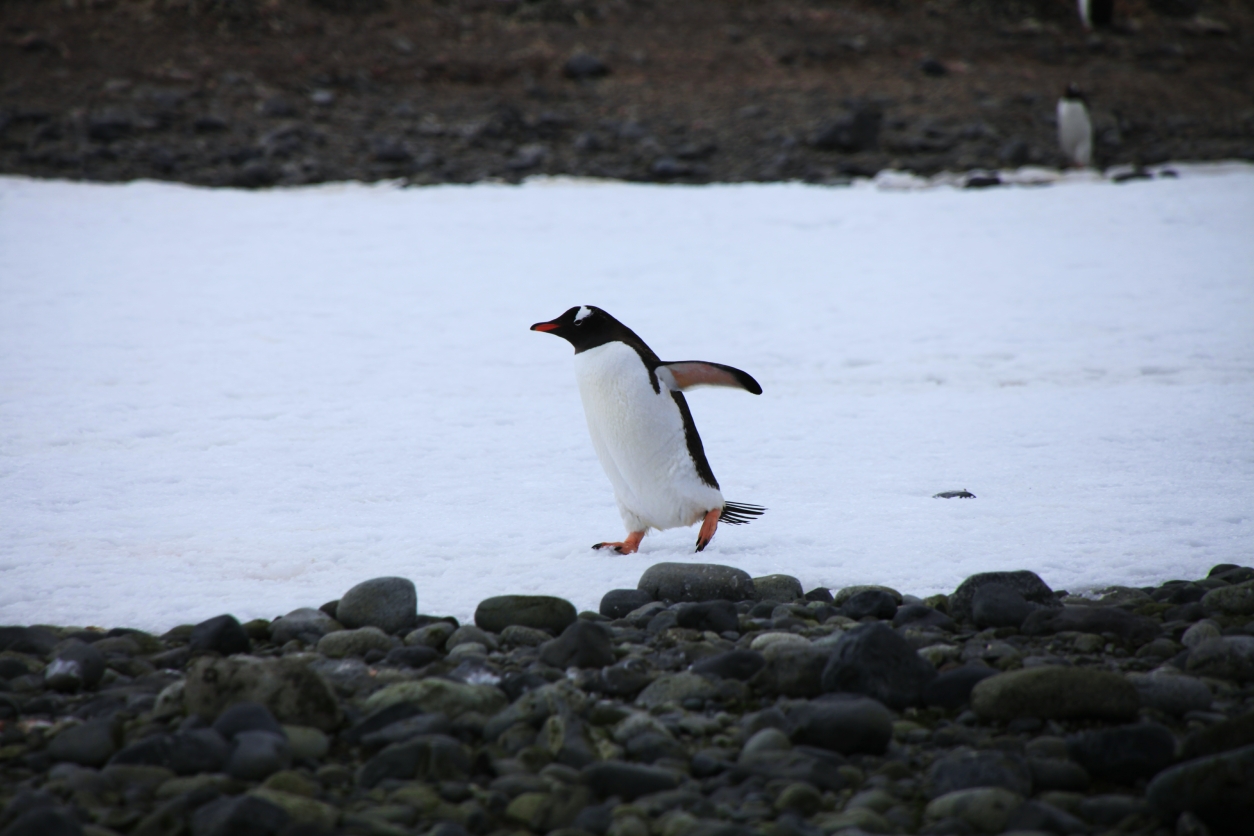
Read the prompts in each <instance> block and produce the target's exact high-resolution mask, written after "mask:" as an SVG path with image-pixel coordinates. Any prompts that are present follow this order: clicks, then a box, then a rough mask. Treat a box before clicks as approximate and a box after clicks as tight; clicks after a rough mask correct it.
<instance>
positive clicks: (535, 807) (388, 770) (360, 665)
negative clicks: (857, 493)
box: [0, 563, 1254, 836]
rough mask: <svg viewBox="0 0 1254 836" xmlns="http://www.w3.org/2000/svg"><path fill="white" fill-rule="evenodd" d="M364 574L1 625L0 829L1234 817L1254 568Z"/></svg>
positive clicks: (842, 824) (354, 830)
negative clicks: (613, 586)
mask: <svg viewBox="0 0 1254 836" xmlns="http://www.w3.org/2000/svg"><path fill="white" fill-rule="evenodd" d="M474 622H475V623H474V624H459V623H458V621H457V619H454V618H451V617H440V616H432V615H419V614H417V594H416V590H415V588H414V585H413V584H412V583H411V582H410V581H408V580H406V579H403V578H376V579H374V580H370V581H366V582H364V583H362V584H359V585H357V586H356V587H354V588H353V589H351V590H349V591H348V592H347V593H345V595H344V596H343V597H342V598H341V599H340V600H338V601H333V602H330V603H327V604H325V605H323V606H322V607H320V608H317V609H315V608H312V607H311V608H306V609H298V610H296V611H294V612H292V613H289V614H287V615H285V616H283V617H281V618H276V619H275V620H273V621H265V620H255V621H250V622H247V623H245V624H240V623H239V622H238V621H237V620H236V619H235V618H234V617H232V616H230V615H222V616H219V617H217V618H213V619H210V620H208V621H205V622H203V623H200V624H195V625H191V624H188V625H182V626H179V627H176V628H174V629H173V630H170V631H169V632H168V633H166V634H164V635H162V636H155V635H151V634H149V633H145V632H141V631H137V630H130V629H126V628H116V629H112V630H103V629H99V628H78V627H52V626H30V627H0V808H2V809H3V813H0V834H2V836H59V834H87V835H88V836H108V835H109V834H123V833H125V834H137V836H158V834H164V835H167V836H178V835H179V834H192V836H235V834H245V835H247V834H257V836H274V835H277V834H284V835H285V836H296V834H322V833H344V834H363V835H365V836H393V834H397V835H398V836H399V834H429V835H430V836H466V834H475V836H481V835H482V834H499V836H505V834H520V836H521V834H526V833H537V834H538V833H558V834H560V836H741V834H743V835H744V836H748V835H749V834H755V833H760V834H765V836H826V834H833V833H840V834H846V836H856V834H861V833H926V834H973V833H1011V832H1013V833H1055V834H1074V833H1085V834H1098V833H1144V834H1162V835H1163V836H1168V835H1169V834H1176V836H1202V834H1207V833H1212V834H1237V833H1244V832H1248V830H1247V829H1246V827H1247V825H1248V821H1247V819H1248V816H1249V815H1250V813H1251V812H1254V568H1250V567H1241V566H1236V565H1221V566H1216V567H1215V568H1214V569H1212V570H1211V572H1210V573H1209V575H1208V576H1207V577H1206V578H1203V579H1200V580H1196V581H1170V582H1168V583H1165V584H1163V585H1162V586H1159V587H1155V588H1144V589H1138V588H1128V587H1114V588H1111V589H1109V590H1106V591H1104V593H1103V594H1102V595H1101V597H1099V598H1088V597H1077V596H1072V595H1068V594H1067V593H1066V592H1061V591H1055V590H1051V589H1050V588H1049V587H1048V586H1046V585H1045V584H1044V582H1042V581H1041V579H1040V578H1039V577H1037V576H1036V575H1035V574H1033V573H1032V572H1027V571H1014V572H997V573H986V574H981V575H975V576H973V577H971V578H968V579H967V580H966V581H965V582H963V583H962V585H960V586H959V587H958V589H956V590H955V591H954V592H953V593H952V594H950V595H947V596H946V595H937V596H932V597H930V598H927V599H925V600H920V599H918V598H916V597H913V596H910V595H903V594H901V593H899V592H897V591H896V590H892V589H888V588H885V587H876V586H864V587H848V588H845V589H840V590H836V591H833V590H829V589H815V590H811V591H809V592H803V590H802V587H801V585H800V583H799V582H798V581H797V580H796V579H795V578H792V577H790V576H787V575H771V576H767V577H762V578H750V577H749V576H748V575H747V574H746V573H744V572H742V571H740V570H738V569H734V568H731V567H727V566H719V565H713V564H682V563H663V564H657V565H655V566H653V567H651V568H650V569H649V570H648V571H646V572H645V574H644V575H643V576H642V578H641V580H640V584H639V587H638V588H637V589H633V590H613V591H610V592H608V593H607V594H606V595H605V597H604V599H603V600H602V602H601V606H600V611H599V612H583V613H576V611H575V608H574V607H573V606H572V605H571V604H570V603H569V602H567V601H564V600H562V599H560V598H553V597H546V596H518V595H506V596H501V597H496V598H490V599H488V600H485V601H483V602H482V603H481V604H480V605H479V607H478V610H477V611H476V613H475V618H474Z"/></svg>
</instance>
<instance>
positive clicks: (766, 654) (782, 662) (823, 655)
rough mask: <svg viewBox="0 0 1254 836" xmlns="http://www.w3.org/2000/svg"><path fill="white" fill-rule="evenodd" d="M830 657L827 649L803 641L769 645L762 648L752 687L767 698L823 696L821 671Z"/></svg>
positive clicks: (830, 654) (775, 642) (829, 651)
mask: <svg viewBox="0 0 1254 836" xmlns="http://www.w3.org/2000/svg"><path fill="white" fill-rule="evenodd" d="M831 656H832V650H831V648H830V647H822V646H819V645H814V644H811V643H810V642H807V641H805V640H802V641H800V642H792V641H783V640H781V641H774V642H771V643H769V644H766V645H764V646H763V647H762V658H763V660H764V662H765V665H764V666H763V668H762V670H761V671H760V672H759V673H758V674H757V676H756V677H755V679H754V684H755V685H756V686H758V687H759V688H761V689H762V690H764V691H766V692H767V693H770V694H780V695H783V696H785V697H817V696H818V695H819V694H821V693H822V692H823V671H824V670H825V669H826V668H827V665H828V662H829V660H830V659H831Z"/></svg>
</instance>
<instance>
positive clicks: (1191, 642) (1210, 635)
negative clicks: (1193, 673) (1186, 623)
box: [1180, 618, 1223, 650]
mask: <svg viewBox="0 0 1254 836" xmlns="http://www.w3.org/2000/svg"><path fill="white" fill-rule="evenodd" d="M1221 635H1223V633H1222V632H1220V629H1219V625H1218V624H1216V623H1215V622H1213V621H1211V620H1210V619H1209V618H1208V619H1206V620H1205V621H1199V622H1197V623H1196V624H1194V625H1192V626H1191V627H1189V628H1188V629H1187V630H1185V631H1184V633H1183V634H1182V635H1181V636H1180V644H1182V645H1184V646H1185V647H1187V648H1188V649H1189V650H1192V649H1193V648H1195V647H1197V646H1198V645H1199V644H1201V643H1202V642H1204V641H1206V640H1208V639H1217V638H1219V637H1220V636H1221Z"/></svg>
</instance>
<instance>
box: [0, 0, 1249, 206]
mask: <svg viewBox="0 0 1254 836" xmlns="http://www.w3.org/2000/svg"><path fill="white" fill-rule="evenodd" d="M0 22H2V34H0V171H2V172H4V173H8V174H29V175H35V176H41V177H68V178H86V179H95V180H124V179H131V178H137V177H152V178H159V179H169V180H181V181H186V182H191V183H202V184H211V185H242V186H264V185H270V184H276V183H281V184H296V183H306V182H316V181H321V180H341V179H362V180H375V179H380V178H397V177H404V178H411V179H412V180H413V181H414V182H418V183H429V182H470V181H476V180H482V179H488V178H497V179H505V180H517V179H519V178H522V177H525V176H527V175H531V174H538V173H547V174H576V175H592V176H602V177H615V178H625V179H631V180H678V181H685V182H704V181H711V180H718V181H743V180H779V179H797V178H803V179H808V180H818V181H823V180H832V179H833V178H840V177H843V176H848V175H851V174H866V173H873V172H875V171H877V170H879V169H881V168H884V167H896V168H906V169H911V170H915V171H919V172H933V171H938V170H942V169H959V170H965V169H971V168H978V167H987V168H992V167H1006V166H1014V165H1021V164H1025V163H1037V164H1044V165H1057V164H1059V163H1060V162H1061V160H1060V159H1059V157H1058V155H1057V153H1056V151H1055V144H1054V138H1053V131H1054V126H1053V109H1054V102H1055V99H1056V97H1057V95H1058V93H1059V92H1060V91H1061V89H1062V88H1063V87H1064V86H1065V85H1066V84H1067V83H1069V82H1075V83H1077V84H1079V85H1081V86H1082V87H1083V88H1085V89H1086V90H1087V91H1088V92H1089V93H1090V96H1091V101H1092V106H1093V111H1094V115H1095V121H1096V126H1097V136H1098V142H1097V156H1098V161H1099V162H1100V163H1101V164H1103V165H1111V164H1114V163H1154V162H1160V161H1164V160H1167V159H1176V160H1178V159H1189V160H1210V159H1224V158H1254V5H1252V4H1251V3H1250V2H1248V0H1202V2H1201V3H1200V5H1199V2H1198V0H1119V2H1117V3H1116V14H1115V22H1114V25H1113V26H1112V27H1110V28H1106V29H1103V30H1100V31H1098V32H1096V33H1090V32H1087V31H1086V30H1085V29H1084V28H1083V27H1082V26H1081V25H1080V23H1079V21H1078V19H1077V15H1076V13H1075V4H1074V2H1072V0H926V2H923V1H922V0H892V1H886V0H885V1H881V2H877V1H876V0H792V1H791V2H787V1H786V2H755V1H754V0H684V2H664V0H531V1H530V2H522V1H521V0H5V2H4V3H2V4H0Z"/></svg>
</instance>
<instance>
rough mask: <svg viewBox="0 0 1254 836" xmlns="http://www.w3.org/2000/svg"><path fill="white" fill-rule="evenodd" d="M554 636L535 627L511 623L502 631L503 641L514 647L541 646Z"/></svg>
mask: <svg viewBox="0 0 1254 836" xmlns="http://www.w3.org/2000/svg"><path fill="white" fill-rule="evenodd" d="M552 638H553V637H552V636H550V635H549V634H548V633H546V632H544V631H543V630H537V629H535V628H534V627H523V626H522V625H521V624H511V625H510V626H508V627H506V628H505V629H504V630H502V631H501V641H502V642H503V643H505V644H506V645H507V646H513V647H539V646H540V645H542V644H544V643H545V642H547V641H549V640H550V639H552Z"/></svg>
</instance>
